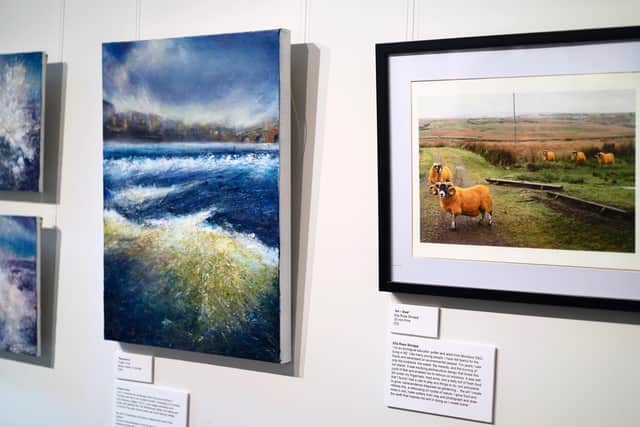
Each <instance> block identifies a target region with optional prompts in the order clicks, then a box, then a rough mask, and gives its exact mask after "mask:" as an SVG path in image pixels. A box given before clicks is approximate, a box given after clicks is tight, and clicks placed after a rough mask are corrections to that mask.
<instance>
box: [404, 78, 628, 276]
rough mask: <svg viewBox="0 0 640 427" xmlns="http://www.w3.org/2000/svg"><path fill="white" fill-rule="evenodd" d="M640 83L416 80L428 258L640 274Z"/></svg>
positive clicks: (419, 208) (420, 211)
mask: <svg viewBox="0 0 640 427" xmlns="http://www.w3.org/2000/svg"><path fill="white" fill-rule="evenodd" d="M638 82H639V77H638V75H637V74H635V73H628V74H624V73H621V74H619V75H606V74H600V75H582V76H549V77H531V78H503V79H477V80H461V81H450V82H416V83H414V88H413V102H414V104H413V105H414V113H413V115H414V122H413V123H414V153H415V158H414V162H415V166H416V167H415V176H416V181H417V185H416V186H415V188H414V190H415V196H416V203H415V206H414V209H415V223H414V224H415V225H416V227H415V230H416V236H415V239H416V245H415V249H416V251H417V253H426V252H430V253H431V254H432V256H433V253H434V252H439V253H442V254H444V253H447V254H448V256H449V257H453V258H460V257H470V258H472V259H480V260H492V259H494V258H492V255H495V260H498V259H501V260H505V259H506V260H513V261H521V262H529V263H536V262H542V263H548V264H556V263H560V264H562V263H564V262H566V264H567V265H584V266H589V267H594V266H598V265H599V264H602V265H606V266H608V267H611V266H614V267H617V268H622V269H637V268H638V267H637V266H638V259H637V257H636V256H635V253H636V248H637V242H638V239H637V229H636V227H637V225H636V191H635V189H636V185H637V174H636V164H637V159H636V138H637V128H638V124H637V123H638V122H637V120H638V118H637V107H638V93H637V88H638V87H639V84H638ZM434 244H435V245H438V248H437V249H436V248H435V247H433V245H434ZM505 248H509V249H505ZM516 248H518V249H516ZM519 248H522V250H520V249H519ZM525 249H526V250H529V249H534V250H540V251H538V252H531V251H525ZM542 250H547V251H542ZM548 250H552V251H548ZM425 251H426V252H425ZM611 253H616V257H615V261H614V262H611V261H610V259H609V258H611V257H610V254H611ZM605 257H606V258H605ZM576 259H577V262H576ZM634 266H635V267H634Z"/></svg>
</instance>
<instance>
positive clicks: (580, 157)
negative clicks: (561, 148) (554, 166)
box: [571, 151, 587, 163]
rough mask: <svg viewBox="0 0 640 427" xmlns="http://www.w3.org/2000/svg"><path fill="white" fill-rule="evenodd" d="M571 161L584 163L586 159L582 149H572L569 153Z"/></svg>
mask: <svg viewBox="0 0 640 427" xmlns="http://www.w3.org/2000/svg"><path fill="white" fill-rule="evenodd" d="M571 161H572V162H576V163H584V162H586V161H587V156H586V155H585V154H584V153H583V152H582V151H573V152H572V153H571Z"/></svg>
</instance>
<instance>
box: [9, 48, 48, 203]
mask: <svg viewBox="0 0 640 427" xmlns="http://www.w3.org/2000/svg"><path fill="white" fill-rule="evenodd" d="M45 62H46V61H45V54H44V53H42V52H32V53H16V54H9V55H0V191H36V192H37V191H40V181H41V180H40V169H41V168H40V156H41V145H42V141H41V136H42V120H41V119H42V105H43V93H44V91H43V88H42V81H43V75H44V67H45Z"/></svg>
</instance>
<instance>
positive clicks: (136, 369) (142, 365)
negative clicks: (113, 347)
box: [114, 351, 153, 383]
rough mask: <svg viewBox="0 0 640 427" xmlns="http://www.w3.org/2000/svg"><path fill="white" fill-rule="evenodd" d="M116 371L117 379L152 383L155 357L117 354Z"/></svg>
mask: <svg viewBox="0 0 640 427" xmlns="http://www.w3.org/2000/svg"><path fill="white" fill-rule="evenodd" d="M114 370H115V377H116V379H119V380H127V381H138V382H142V383H152V382H153V356H148V355H146V354H134V353H124V352H121V351H119V352H116V354H115V356H114Z"/></svg>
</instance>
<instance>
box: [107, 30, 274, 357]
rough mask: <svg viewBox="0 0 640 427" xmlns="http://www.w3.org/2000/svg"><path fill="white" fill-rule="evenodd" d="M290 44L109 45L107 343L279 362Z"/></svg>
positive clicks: (251, 37)
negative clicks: (283, 113)
mask: <svg viewBox="0 0 640 427" xmlns="http://www.w3.org/2000/svg"><path fill="white" fill-rule="evenodd" d="M279 42H280V41H279V31H265V32H256V33H242V34H235V35H220V36H201V37H189V38H183V39H167V40H153V41H142V42H125V43H109V44H105V45H104V46H103V79H104V81H103V83H104V101H103V136H104V149H103V152H104V156H103V159H104V160H103V168H104V250H105V252H104V263H105V264H104V266H105V278H104V279H105V286H104V288H105V290H104V298H105V337H106V338H107V339H112V340H117V341H124V342H130V343H136V344H143V345H152V346H160V347H167V348H172V349H179V350H188V351H198V352H205V353H215V354H223V355H228V356H235V357H245V358H251V359H259V360H266V361H274V362H277V361H279V360H280V359H279V358H280V335H279V334H280V329H279V328H280V308H279V307H280V302H279V297H280V294H279V255H280V253H279V248H280V228H279V192H278V187H279V186H278V182H279V181H278V180H279V165H280V146H279V123H280V116H279V102H280V92H279V90H280V86H279V84H280V82H279Z"/></svg>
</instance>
